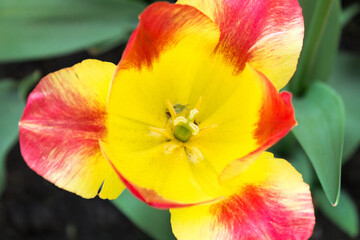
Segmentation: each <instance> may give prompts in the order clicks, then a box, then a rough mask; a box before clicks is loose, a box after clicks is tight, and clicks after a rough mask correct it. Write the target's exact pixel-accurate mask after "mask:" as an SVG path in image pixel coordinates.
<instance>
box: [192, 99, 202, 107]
mask: <svg viewBox="0 0 360 240" xmlns="http://www.w3.org/2000/svg"><path fill="white" fill-rule="evenodd" d="M201 102H202V96H200V97H199V100H198V101H197V103H196V104H195V106H194V108H195V109H200V105H201Z"/></svg>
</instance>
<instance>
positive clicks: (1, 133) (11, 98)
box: [0, 80, 25, 194]
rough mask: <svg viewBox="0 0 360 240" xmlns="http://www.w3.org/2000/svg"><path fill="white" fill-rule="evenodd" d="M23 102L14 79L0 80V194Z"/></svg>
mask: <svg viewBox="0 0 360 240" xmlns="http://www.w3.org/2000/svg"><path fill="white" fill-rule="evenodd" d="M24 106H25V103H24V101H23V100H22V99H21V98H20V97H19V94H18V92H17V86H16V83H15V82H14V81H11V80H1V81H0V113H1V118H0V194H1V192H2V190H3V187H4V182H5V158H6V155H7V153H8V151H9V150H10V148H11V147H12V145H13V144H14V143H15V141H16V139H17V136H18V132H19V130H18V122H19V120H20V117H21V114H22V111H23V109H24Z"/></svg>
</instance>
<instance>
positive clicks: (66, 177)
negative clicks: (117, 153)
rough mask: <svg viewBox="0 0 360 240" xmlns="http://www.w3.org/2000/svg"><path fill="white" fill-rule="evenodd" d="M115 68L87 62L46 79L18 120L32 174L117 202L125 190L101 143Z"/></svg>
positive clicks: (21, 139) (22, 149)
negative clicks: (33, 172)
mask: <svg viewBox="0 0 360 240" xmlns="http://www.w3.org/2000/svg"><path fill="white" fill-rule="evenodd" d="M115 68H116V66H115V65H114V64H112V63H107V62H101V61H97V60H85V61H83V62H82V63H79V64H76V65H74V66H73V67H70V68H65V69H62V70H59V71H57V72H54V73H51V74H49V75H47V76H46V77H44V78H43V79H42V80H41V81H40V83H39V84H38V85H37V86H36V88H35V89H34V90H33V92H32V93H31V94H30V96H29V98H28V101H27V104H26V107H25V110H24V113H23V116H22V118H21V120H20V123H19V127H20V134H19V138H20V148H21V153H22V155H23V157H24V159H25V161H26V163H27V164H28V165H29V167H30V168H31V169H33V170H34V171H35V172H37V173H38V174H39V175H41V176H43V177H44V178H45V179H47V180H49V181H50V182H52V183H54V184H55V185H57V186H59V187H61V188H63V189H66V190H68V191H71V192H74V193H76V194H78V195H80V196H82V197H84V198H92V197H95V196H96V195H97V194H98V192H99V190H100V188H101V190H100V193H99V196H100V197H101V198H109V199H115V198H116V197H118V196H119V195H120V193H121V192H122V191H123V190H124V185H123V184H122V182H121V181H120V179H119V178H118V176H117V174H116V172H115V171H114V170H113V168H112V167H111V165H110V164H109V163H108V161H107V160H106V159H105V158H104V157H103V155H102V153H101V151H100V147H99V139H101V138H103V137H104V136H105V135H106V127H105V125H104V123H105V119H106V111H105V110H106V99H107V94H108V89H109V85H110V81H111V78H112V75H113V73H114V71H115Z"/></svg>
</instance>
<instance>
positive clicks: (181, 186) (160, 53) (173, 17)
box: [101, 3, 296, 207]
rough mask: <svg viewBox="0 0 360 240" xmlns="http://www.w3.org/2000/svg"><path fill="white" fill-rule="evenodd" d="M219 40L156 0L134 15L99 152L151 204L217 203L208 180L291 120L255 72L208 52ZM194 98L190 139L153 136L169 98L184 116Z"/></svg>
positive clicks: (188, 12)
mask: <svg viewBox="0 0 360 240" xmlns="http://www.w3.org/2000/svg"><path fill="white" fill-rule="evenodd" d="M159 34H160V35H159ZM219 36H220V32H219V29H218V28H217V25H216V24H215V23H214V22H212V21H211V20H210V19H209V18H208V17H206V16H205V15H204V14H202V13H201V12H200V11H198V10H197V9H195V8H193V7H190V6H183V5H170V4H167V3H156V4H153V5H152V6H150V7H149V8H147V9H146V10H145V11H144V12H143V13H142V15H141V16H140V24H139V27H138V29H137V30H136V31H135V32H134V34H133V35H132V37H131V41H130V44H129V45H128V47H127V49H126V52H125V54H124V56H123V58H122V60H121V62H120V64H119V66H118V68H117V73H116V76H115V78H114V81H113V83H112V87H111V90H110V94H109V100H108V105H107V110H108V118H107V122H106V126H107V129H108V134H107V136H106V138H105V139H104V140H103V142H102V144H101V145H102V149H103V151H104V152H105V153H106V155H107V156H108V159H109V160H110V161H111V163H112V164H113V165H114V167H115V168H116V169H117V170H118V172H119V174H120V175H121V176H122V178H123V179H124V181H126V182H127V183H128V187H129V186H130V185H132V186H133V187H129V189H130V190H133V191H132V192H133V193H134V194H136V195H137V196H138V197H139V198H140V199H142V200H145V201H146V202H147V203H149V204H152V205H153V206H162V207H166V204H167V203H169V204H170V205H169V206H174V203H178V205H182V204H183V205H189V204H194V203H199V202H208V201H212V200H214V199H217V198H218V195H219V194H218V191H212V190H214V189H216V185H217V183H214V181H213V180H212V179H215V180H216V179H218V175H219V174H220V173H221V172H222V170H223V169H224V168H225V167H226V166H227V165H228V164H229V163H230V162H232V161H234V160H235V159H238V158H242V157H244V156H247V155H248V154H251V153H253V152H254V151H263V150H264V149H265V148H266V147H269V146H271V145H272V144H273V143H275V142H276V141H277V140H279V138H280V137H282V136H284V135H285V134H286V133H287V132H288V131H289V130H290V129H291V128H292V127H293V126H294V125H295V123H296V122H295V120H294V112H293V108H292V106H291V104H290V103H289V99H288V98H285V100H286V101H285V100H284V98H283V97H282V95H280V94H279V93H278V92H277V90H276V89H275V87H274V86H273V85H272V84H271V82H270V81H269V80H268V79H267V78H266V77H265V76H264V75H262V74H261V73H259V72H258V71H256V70H255V69H254V68H253V67H252V66H251V65H249V64H247V65H246V67H245V68H244V70H243V71H242V72H241V73H237V72H236V71H235V70H234V66H233V65H231V64H228V62H227V61H226V59H225V60H224V57H223V55H221V54H214V51H215V49H216V46H217V44H218V40H219ZM146 46H147V47H146ZM149 46H151V48H150V47H149ZM199 99H202V101H201V102H202V103H201V106H199V109H198V110H199V113H198V115H197V116H196V117H195V122H196V124H198V127H199V128H200V133H199V134H198V135H196V136H193V137H191V138H190V139H189V140H188V141H187V142H186V143H182V142H179V141H178V140H176V139H171V138H167V137H166V136H165V135H161V134H160V133H159V132H156V131H153V129H154V128H156V129H163V130H165V129H169V127H168V126H169V125H171V123H170V122H169V121H170V120H171V118H170V117H169V115H168V114H167V113H168V105H167V102H168V101H169V102H170V103H172V104H181V105H184V106H186V108H187V109H186V110H184V112H186V111H188V110H190V109H192V108H194V107H195V105H196V104H197V102H198V100H199ZM272 117H273V118H272ZM268 128H271V129H270V130H269V129H268ZM169 135H171V136H173V132H171V133H169ZM189 149H190V151H189ZM149 169H151V171H149ZM204 173H205V174H204ZM179 179H181V180H179ZM208 183H214V185H213V186H214V187H213V186H208V185H209V184H208ZM155 194H156V195H159V196H155ZM157 201H159V202H157ZM175 205H176V204H175Z"/></svg>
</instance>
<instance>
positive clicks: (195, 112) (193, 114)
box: [188, 108, 199, 122]
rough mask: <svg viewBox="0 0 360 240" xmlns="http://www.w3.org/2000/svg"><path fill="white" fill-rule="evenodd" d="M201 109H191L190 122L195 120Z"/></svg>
mask: <svg viewBox="0 0 360 240" xmlns="http://www.w3.org/2000/svg"><path fill="white" fill-rule="evenodd" d="M198 112H199V110H197V109H196V108H194V109H193V110H191V111H190V114H189V118H188V119H189V121H190V122H193V121H194V118H195V116H196V114H198Z"/></svg>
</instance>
